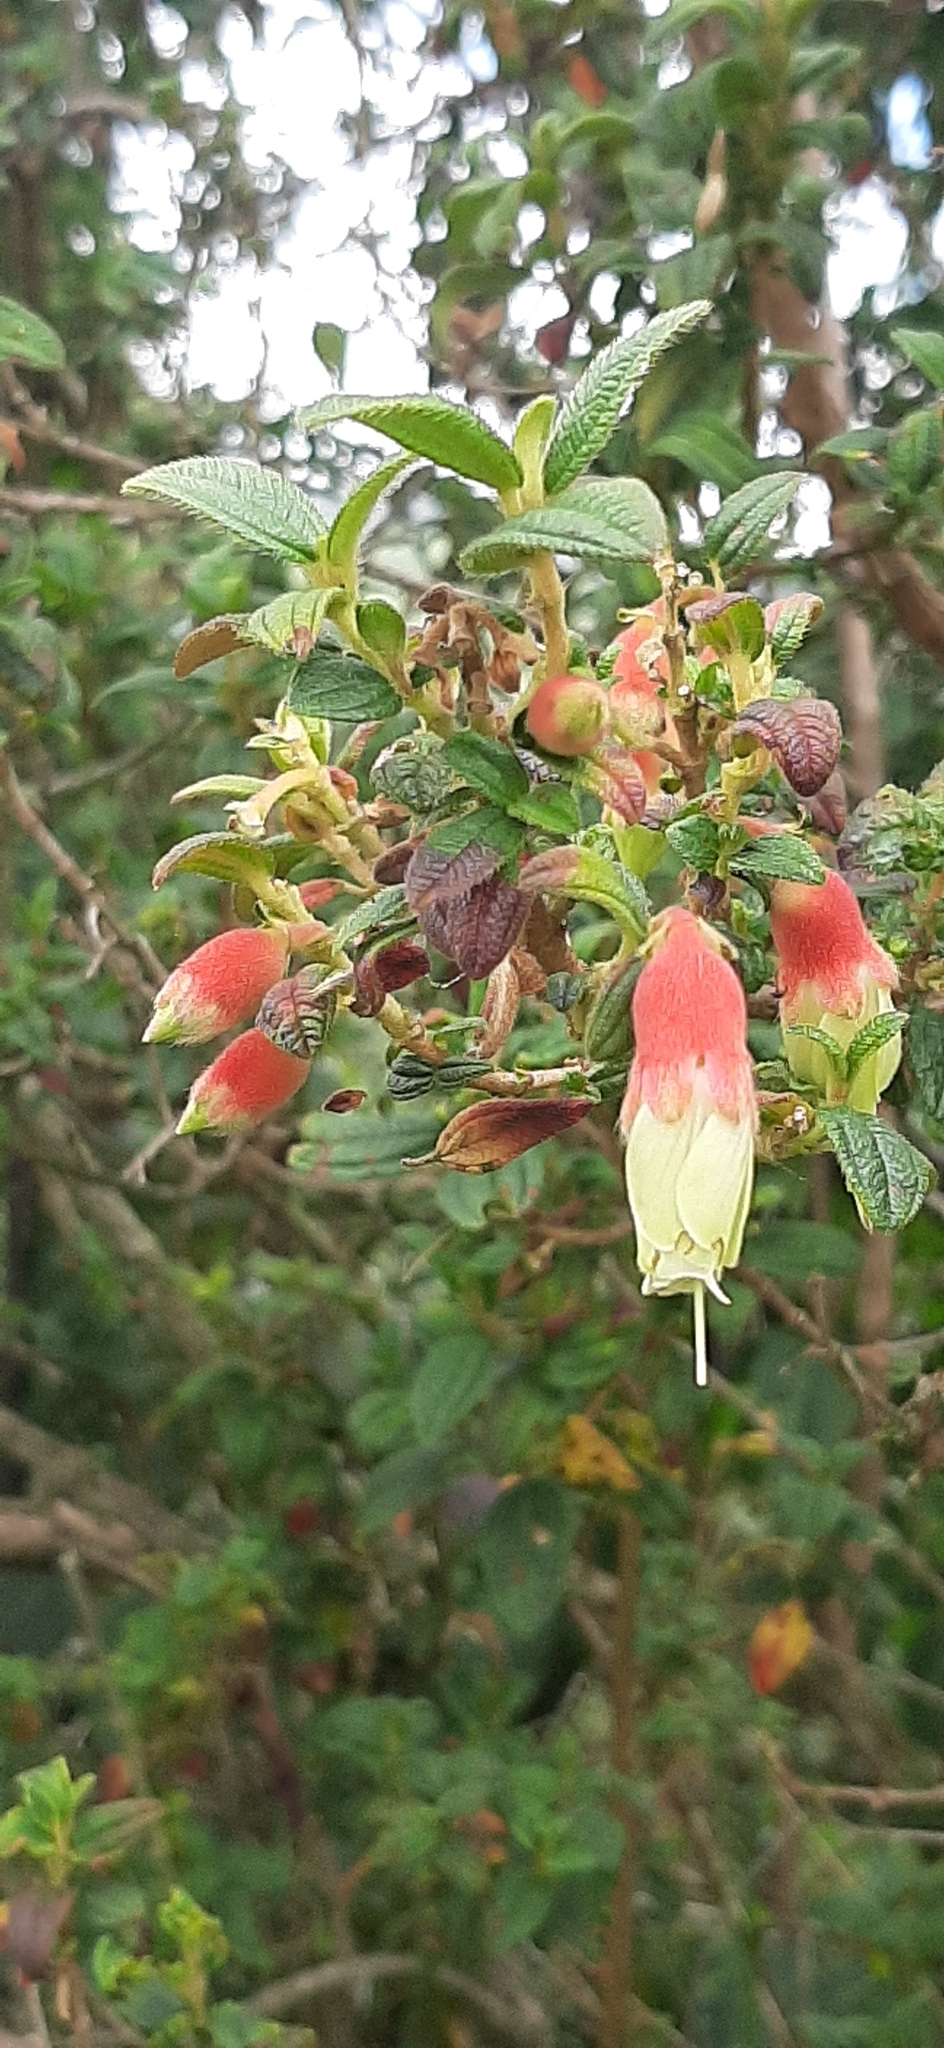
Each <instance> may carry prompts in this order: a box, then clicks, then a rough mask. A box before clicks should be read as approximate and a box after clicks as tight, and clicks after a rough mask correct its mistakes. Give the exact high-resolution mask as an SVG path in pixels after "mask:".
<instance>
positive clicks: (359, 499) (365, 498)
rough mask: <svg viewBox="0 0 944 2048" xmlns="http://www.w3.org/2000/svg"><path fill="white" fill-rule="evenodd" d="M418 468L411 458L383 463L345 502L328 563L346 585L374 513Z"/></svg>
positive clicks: (330, 538) (333, 533)
mask: <svg viewBox="0 0 944 2048" xmlns="http://www.w3.org/2000/svg"><path fill="white" fill-rule="evenodd" d="M418 468H419V464H418V463H417V462H416V461H415V460H414V458H413V457H412V456H411V455H395V456H394V457H393V459H392V460H391V461H390V462H381V463H380V464H379V465H378V467H377V468H376V469H375V470H374V471H373V473H372V475H371V476H369V477H367V478H366V479H365V481H364V483H362V484H359V485H358V487H357V490H356V491H352V492H351V495H350V497H349V498H347V499H346V500H345V502H344V504H343V505H342V507H341V510H340V512H339V513H338V516H337V518H336V520H335V522H334V525H333V526H332V528H331V531H330V533H329V535H328V550H327V553H328V560H329V562H331V563H332V564H333V566H334V568H336V569H340V570H342V571H343V573H344V578H345V580H346V581H350V578H351V576H352V574H353V571H354V568H355V566H356V563H357V550H358V547H359V545H360V541H361V537H362V535H363V532H364V528H365V526H366V525H367V521H368V519H369V518H370V516H371V513H372V512H374V511H375V510H376V508H377V506H378V505H379V504H380V502H381V499H382V498H384V497H386V495H387V492H388V491H392V490H393V488H394V486H395V485H396V484H398V483H402V482H405V480H406V477H407V474H408V473H410V474H412V473H413V472H415V471H416V470H417V469H418Z"/></svg>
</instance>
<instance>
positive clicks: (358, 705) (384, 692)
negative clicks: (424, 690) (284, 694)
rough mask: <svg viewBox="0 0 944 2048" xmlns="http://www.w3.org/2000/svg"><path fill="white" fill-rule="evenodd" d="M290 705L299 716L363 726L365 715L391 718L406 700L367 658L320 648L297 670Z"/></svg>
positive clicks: (289, 700) (291, 686) (292, 684)
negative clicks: (370, 665) (326, 651)
mask: <svg viewBox="0 0 944 2048" xmlns="http://www.w3.org/2000/svg"><path fill="white" fill-rule="evenodd" d="M288 704H289V709H290V710H292V711H297V712H298V715H299V717H300V718H334V719H337V721H338V723H339V724H341V725H360V723H361V720H362V719H365V718H392V717H393V716H394V714H395V713H396V712H397V711H402V709H403V699H402V698H401V697H398V696H397V693H396V690H395V689H394V688H393V686H392V684H390V683H388V682H387V680H386V677H385V676H382V675H378V673H377V670H376V669H375V668H369V667H368V665H367V662H366V661H361V660H360V659H359V658H358V656H357V655H356V654H328V653H323V652H321V651H320V650H319V649H316V650H315V653H314V654H310V655H309V656H308V660H307V661H303V662H302V663H301V666H300V667H299V668H298V669H296V671H295V675H294V676H293V678H292V681H291V683H290V685H289V691H288Z"/></svg>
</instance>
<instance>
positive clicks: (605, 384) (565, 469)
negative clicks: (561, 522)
mask: <svg viewBox="0 0 944 2048" xmlns="http://www.w3.org/2000/svg"><path fill="white" fill-rule="evenodd" d="M710 312H711V305H710V302H709V300H707V299H695V300H694V301H693V302H692V304H691V305H688V306H673V307H672V309H671V311H670V312H667V313H658V314H657V315H656V317H655V319H654V320H650V321H649V324H648V326H647V327H644V328H643V329H642V331H641V333H639V334H633V335H630V336H629V337H628V338H627V339H626V340H625V341H614V342H611V343H610V346H609V348H605V349H602V350H601V352H600V354H599V355H597V356H594V357H593V359H592V361H591V362H590V364H589V365H588V367H587V369H586V370H585V371H584V373H583V376H582V377H581V378H580V380H579V382H578V383H577V384H576V385H575V386H574V389H573V391H572V392H571V394H570V397H569V398H568V400H567V402H566V404H565V405H564V407H563V409H562V411H561V413H560V414H559V416H558V419H557V421H556V424H555V426H554V430H553V433H552V435H551V439H550V443H549V445H548V451H547V456H546V459H545V463H544V483H545V487H546V489H547V491H548V492H549V493H551V494H553V495H555V496H556V495H557V493H559V492H560V491H563V490H566V488H567V485H568V484H572V483H573V482H574V480H575V478H577V477H578V476H580V475H581V473H582V471H583V470H585V469H589V467H590V464H591V462H593V461H594V460H595V458H596V456H598V455H599V454H600V453H601V452H602V450H603V449H604V448H605V447H606V444H607V442H608V441H609V439H610V436H611V435H612V433H613V432H614V429H615V428H616V426H617V424H618V422H619V420H620V418H621V415H622V414H623V413H624V412H625V410H626V407H627V406H628V404H629V401H630V399H631V398H632V397H633V395H634V393H635V392H636V391H637V390H638V389H639V386H640V384H641V383H642V381H643V378H644V377H646V376H647V375H648V373H649V371H650V370H651V369H652V366H653V364H654V363H657V362H658V360H659V357H660V356H663V355H664V354H665V353H666V350H667V349H670V348H671V347H672V345H673V343H674V342H676V341H680V340H681V339H682V336H683V335H685V334H691V333H692V332H693V331H694V329H695V328H696V327H700V326H701V324H702V321H703V320H707V318H708V315H709V313H710Z"/></svg>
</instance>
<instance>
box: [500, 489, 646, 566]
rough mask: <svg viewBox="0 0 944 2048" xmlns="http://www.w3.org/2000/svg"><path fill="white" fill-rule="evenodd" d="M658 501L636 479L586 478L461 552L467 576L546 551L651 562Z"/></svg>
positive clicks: (608, 559) (517, 561) (589, 557)
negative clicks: (549, 503)
mask: <svg viewBox="0 0 944 2048" xmlns="http://www.w3.org/2000/svg"><path fill="white" fill-rule="evenodd" d="M666 537H667V535H666V524H665V516H664V514H663V511H662V507H661V505H660V504H659V500H658V498H656V497H655V495H654V494H653V492H652V491H650V489H649V486H648V484H644V483H642V481H641V480H640V479H639V478H638V477H612V478H611V477H592V478H591V477H587V478H585V479H584V480H583V482H582V483H580V484H577V485H574V487H573V489H572V490H570V491H568V492H567V495H566V497H561V498H558V499H557V500H556V502H555V503H554V504H553V505H543V506H541V507H540V508H539V509H538V510H536V511H534V512H521V513H519V514H518V515H517V516H516V517H515V518H514V519H506V520H505V523H504V525H503V526H500V527H498V528H497V529H496V531H495V532H494V533H486V534H483V535H481V537H480V538H479V539H477V540H473V541H470V542H469V544H468V546H467V547H466V548H464V549H463V552H462V555H461V557H460V562H461V566H462V568H463V570H465V571H466V573H467V574H470V575H480V576H500V575H502V574H504V572H505V571H506V570H508V569H513V568H515V567H516V566H517V565H518V564H519V563H521V562H524V561H527V559H528V556H529V555H536V554H540V553H541V552H542V551H547V552H549V553H551V554H559V555H579V556H582V557H585V558H587V559H588V560H590V561H598V562H650V561H652V559H653V557H654V556H656V555H658V554H659V553H660V552H661V551H662V549H663V548H664V547H665V545H666Z"/></svg>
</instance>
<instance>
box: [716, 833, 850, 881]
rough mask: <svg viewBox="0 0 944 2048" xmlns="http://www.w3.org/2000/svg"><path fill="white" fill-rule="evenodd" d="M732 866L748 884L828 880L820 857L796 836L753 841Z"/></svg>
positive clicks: (740, 848) (778, 835)
mask: <svg viewBox="0 0 944 2048" xmlns="http://www.w3.org/2000/svg"><path fill="white" fill-rule="evenodd" d="M728 866H729V867H730V869H731V872H732V874H734V875H740V876H741V878H742V880H743V881H745V882H756V881H770V882H808V883H810V884H811V885H815V884H817V883H820V882H822V881H824V880H825V875H826V870H825V868H824V867H823V863H822V861H821V860H820V857H819V854H818V853H814V851H813V848H812V847H811V846H808V845H807V843H806V840H805V839H799V838H798V837H797V836H796V834H795V833H790V832H777V833H773V834H771V836H770V837H769V838H766V837H765V838H763V839H752V840H751V841H750V843H749V844H748V845H747V846H741V847H739V848H738V851H737V853H734V854H732V856H731V859H730V861H729V862H728Z"/></svg>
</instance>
